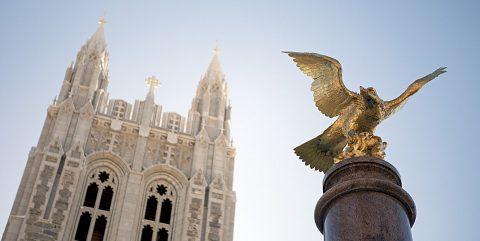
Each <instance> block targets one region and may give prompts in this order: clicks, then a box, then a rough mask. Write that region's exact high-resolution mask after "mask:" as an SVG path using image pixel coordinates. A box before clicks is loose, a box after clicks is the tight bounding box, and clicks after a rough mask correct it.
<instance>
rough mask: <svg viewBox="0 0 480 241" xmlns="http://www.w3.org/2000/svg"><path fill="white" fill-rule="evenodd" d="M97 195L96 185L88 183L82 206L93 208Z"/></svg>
mask: <svg viewBox="0 0 480 241" xmlns="http://www.w3.org/2000/svg"><path fill="white" fill-rule="evenodd" d="M97 194H98V185H97V184H96V183H94V182H92V183H90V185H88V188H87V192H86V193H85V200H84V201H83V206H85V207H91V208H93V207H94V206H95V201H96V200H97Z"/></svg>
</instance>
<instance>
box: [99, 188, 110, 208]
mask: <svg viewBox="0 0 480 241" xmlns="http://www.w3.org/2000/svg"><path fill="white" fill-rule="evenodd" d="M112 198H113V188H112V187H110V186H106V187H105V188H104V189H103V192H102V198H101V199H100V206H99V207H98V208H99V209H101V210H105V211H110V205H111V204H112Z"/></svg>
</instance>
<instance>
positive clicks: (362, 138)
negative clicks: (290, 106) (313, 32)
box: [285, 52, 446, 172]
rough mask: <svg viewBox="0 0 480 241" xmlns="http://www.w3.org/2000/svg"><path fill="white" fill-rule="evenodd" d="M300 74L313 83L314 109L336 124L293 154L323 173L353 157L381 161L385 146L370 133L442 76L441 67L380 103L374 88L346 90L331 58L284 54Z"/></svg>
mask: <svg viewBox="0 0 480 241" xmlns="http://www.w3.org/2000/svg"><path fill="white" fill-rule="evenodd" d="M285 53H287V54H288V55H289V56H290V57H292V58H293V61H295V63H296V64H297V66H298V67H299V68H300V70H302V71H303V73H305V74H306V75H308V76H309V77H311V78H312V79H313V83H312V87H311V90H312V91H313V97H314V101H315V105H316V106H317V108H318V109H319V110H320V111H321V112H322V113H323V114H325V115H326V116H328V117H331V118H333V117H336V116H338V118H337V120H335V122H334V123H333V124H332V125H331V126H330V127H328V128H327V129H326V130H325V131H324V132H323V133H322V134H321V135H319V136H317V137H315V138H313V139H312V140H310V141H308V142H306V143H304V144H302V145H300V146H298V147H296V148H295V149H294V150H295V153H296V154H297V155H298V156H299V157H300V159H302V160H303V161H304V162H305V165H309V166H310V167H311V168H312V169H315V170H319V171H323V172H326V171H327V170H328V169H329V168H330V167H331V166H332V165H333V164H334V163H337V162H339V161H341V160H343V159H345V158H349V157H354V156H376V157H379V158H382V159H383V158H384V157H385V153H384V150H385V148H386V143H385V142H382V139H381V138H380V137H378V136H375V135H374V134H373V133H374V131H375V128H376V127H377V125H378V124H380V122H382V121H383V120H385V119H387V118H388V117H389V116H391V115H392V114H394V113H395V112H396V111H398V110H399V109H400V108H401V107H402V106H403V105H404V104H405V103H406V102H407V100H408V98H409V97H410V96H412V95H413V94H415V93H416V92H417V91H418V90H420V89H421V88H422V87H423V86H424V85H425V84H427V83H428V82H429V81H431V80H433V79H435V78H436V77H437V76H439V75H441V74H443V73H445V72H446V68H445V67H442V68H439V69H437V70H435V71H434V72H433V73H431V74H429V75H427V76H425V77H423V78H420V79H418V80H416V81H415V82H413V83H412V84H411V85H409V86H408V88H407V89H406V90H405V91H404V92H403V93H402V94H401V95H400V96H399V97H397V98H395V99H393V100H390V101H383V100H382V99H381V98H380V97H379V96H378V95H377V92H376V91H375V89H374V88H372V87H369V88H363V87H361V86H360V94H358V93H356V92H353V91H350V90H348V89H347V88H346V87H345V85H344V84H343V80H342V66H341V65H340V63H339V62H338V61H337V60H336V59H334V58H331V57H328V56H325V55H320V54H315V53H298V52H285Z"/></svg>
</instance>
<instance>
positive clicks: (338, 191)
mask: <svg viewBox="0 0 480 241" xmlns="http://www.w3.org/2000/svg"><path fill="white" fill-rule="evenodd" d="M415 215H416V211H415V203H414V202H413V200H412V198H411V197H410V195H408V193H407V192H406V191H405V190H403V189H402V182H401V180H400V174H399V173H398V171H397V170H396V169H395V168H394V167H393V166H392V165H391V164H390V163H388V162H386V161H384V160H381V159H379V158H374V157H355V158H349V159H346V160H344V161H342V162H340V163H338V164H336V165H334V166H333V167H332V168H331V169H330V170H329V171H328V172H327V173H326V174H325V178H324V179H323V196H322V197H321V198H320V200H318V203H317V206H316V208H315V222H316V224H317V227H318V229H319V230H320V232H322V233H323V235H324V237H325V241H411V240H413V239H412V233H411V231H410V229H411V227H412V226H413V223H414V222H415Z"/></svg>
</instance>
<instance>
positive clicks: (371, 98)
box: [360, 86, 383, 108]
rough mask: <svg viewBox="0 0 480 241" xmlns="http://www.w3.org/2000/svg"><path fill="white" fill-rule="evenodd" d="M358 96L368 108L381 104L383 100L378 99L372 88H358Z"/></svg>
mask: <svg viewBox="0 0 480 241" xmlns="http://www.w3.org/2000/svg"><path fill="white" fill-rule="evenodd" d="M360 95H361V96H362V97H363V100H364V101H365V103H366V105H367V106H368V107H369V108H373V107H375V106H378V105H381V104H383V100H382V99H380V97H378V95H377V91H376V90H375V89H374V88H373V87H368V88H363V87H362V86H360Z"/></svg>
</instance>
